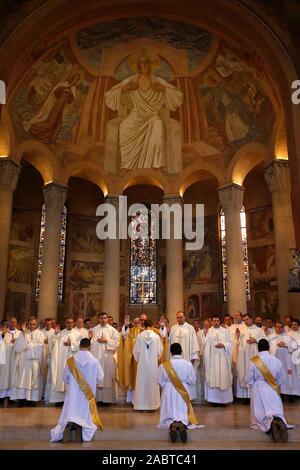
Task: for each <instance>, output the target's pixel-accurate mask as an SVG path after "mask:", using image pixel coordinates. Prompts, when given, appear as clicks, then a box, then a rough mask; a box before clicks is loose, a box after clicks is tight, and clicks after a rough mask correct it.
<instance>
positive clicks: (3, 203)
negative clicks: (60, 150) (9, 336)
mask: <svg viewBox="0 0 300 470" xmlns="http://www.w3.org/2000/svg"><path fill="white" fill-rule="evenodd" d="M20 171H21V166H20V165H19V164H18V163H16V162H14V161H13V160H11V159H9V158H0V254H1V255H0V319H3V316H4V307H5V294H6V282H7V263H8V252H9V234H10V224H11V214H12V202H13V193H14V190H15V189H16V187H17V182H18V178H19V174H20Z"/></svg>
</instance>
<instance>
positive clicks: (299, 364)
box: [289, 319, 300, 396]
mask: <svg viewBox="0 0 300 470" xmlns="http://www.w3.org/2000/svg"><path fill="white" fill-rule="evenodd" d="M289 335H290V336H291V337H292V338H293V339H294V340H295V341H296V343H297V349H296V351H294V352H293V353H292V377H293V381H294V389H295V390H297V391H298V393H296V394H295V395H298V396H299V395H300V322H299V320H296V319H293V321H292V327H291V330H290V331H289Z"/></svg>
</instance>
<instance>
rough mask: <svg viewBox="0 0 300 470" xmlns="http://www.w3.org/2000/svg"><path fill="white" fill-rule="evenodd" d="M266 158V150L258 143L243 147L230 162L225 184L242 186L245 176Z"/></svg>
mask: <svg viewBox="0 0 300 470" xmlns="http://www.w3.org/2000/svg"><path fill="white" fill-rule="evenodd" d="M267 158H268V152H267V149H266V147H265V146H264V145H262V144H260V143H259V142H254V143H250V144H246V145H244V146H243V147H242V148H241V149H239V150H238V151H237V152H236V154H235V155H234V157H233V158H232V160H231V162H230V165H229V167H228V169H227V172H226V182H227V183H235V184H238V185H240V186H242V185H243V182H244V179H245V178H246V176H247V174H248V173H249V172H250V171H251V170H252V169H253V168H255V167H256V166H257V165H258V164H259V163H261V162H263V161H266V160H267Z"/></svg>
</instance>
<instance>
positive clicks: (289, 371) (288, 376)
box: [269, 333, 299, 395]
mask: <svg viewBox="0 0 300 470" xmlns="http://www.w3.org/2000/svg"><path fill="white" fill-rule="evenodd" d="M281 341H283V342H284V343H286V344H287V348H280V347H278V346H277V344H278V343H280V342H281ZM269 342H270V353H271V354H273V355H274V356H275V357H277V359H279V360H280V362H281V364H282V367H283V371H284V380H283V382H282V384H281V389H280V391H281V393H282V394H284V395H297V394H298V393H299V392H298V393H297V390H295V389H294V387H295V384H294V381H293V367H292V365H293V364H292V352H294V351H296V349H297V343H296V341H295V340H294V339H293V338H292V337H291V336H290V335H288V334H287V333H282V334H281V335H277V333H273V334H272V335H271V336H270V337H269Z"/></svg>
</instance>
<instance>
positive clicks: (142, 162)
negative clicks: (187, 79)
mask: <svg viewBox="0 0 300 470" xmlns="http://www.w3.org/2000/svg"><path fill="white" fill-rule="evenodd" d="M128 64H129V66H130V68H131V70H133V71H134V72H136V73H135V74H134V75H132V76H130V77H128V78H126V79H125V80H123V81H122V82H121V83H119V84H117V85H115V86H114V87H112V88H111V89H110V90H108V91H107V92H106V93H105V103H106V105H107V106H108V107H109V108H110V109H112V110H114V111H119V118H117V120H112V121H113V122H112V121H109V123H108V127H107V132H106V141H109V140H110V139H113V138H114V137H115V138H117V141H118V145H119V149H120V158H121V163H120V164H119V167H120V168H121V169H122V168H125V169H127V170H132V169H135V168H161V167H165V168H166V169H167V170H168V171H169V172H170V173H178V172H179V171H181V168H182V163H181V141H180V123H179V122H178V121H176V120H174V119H171V118H170V117H169V112H170V111H175V110H176V109H177V108H178V107H179V106H180V105H181V104H182V103H183V93H182V92H181V91H180V90H178V89H177V88H176V87H175V86H173V85H171V84H169V83H168V82H167V81H165V80H164V79H162V78H160V77H157V76H155V75H153V72H154V71H155V70H156V69H157V68H158V66H159V58H158V56H156V55H155V54H153V53H152V52H150V51H147V50H145V49H144V50H141V51H138V52H137V53H135V54H132V55H131V56H130V58H129V60H128ZM116 124H117V126H118V135H117V136H116V134H114V131H113V129H115V126H114V125H116ZM171 145H173V146H174V149H175V145H176V146H177V148H180V153H178V150H177V151H176V149H175V150H174V152H173V149H171V150H170V146H171ZM108 147H109V149H107V152H106V155H107V157H108V158H109V161H106V165H105V166H106V169H107V170H108V171H112V172H116V170H117V168H116V165H113V167H112V163H111V162H112V160H111V155H112V152H111V150H112V149H111V144H109V143H108ZM109 155H110V157H109ZM106 160H107V158H106Z"/></svg>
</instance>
